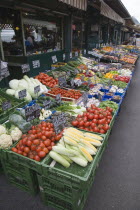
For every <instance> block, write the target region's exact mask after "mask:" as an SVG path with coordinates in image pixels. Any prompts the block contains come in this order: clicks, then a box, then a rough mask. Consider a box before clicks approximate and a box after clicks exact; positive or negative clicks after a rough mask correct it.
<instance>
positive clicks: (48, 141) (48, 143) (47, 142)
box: [44, 136, 58, 147]
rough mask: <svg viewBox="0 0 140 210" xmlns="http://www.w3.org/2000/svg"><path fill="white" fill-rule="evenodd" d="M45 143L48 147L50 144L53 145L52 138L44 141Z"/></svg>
mask: <svg viewBox="0 0 140 210" xmlns="http://www.w3.org/2000/svg"><path fill="white" fill-rule="evenodd" d="M56 137H58V136H56ZM44 144H45V146H46V147H48V146H50V145H51V140H50V139H47V140H46V141H44Z"/></svg>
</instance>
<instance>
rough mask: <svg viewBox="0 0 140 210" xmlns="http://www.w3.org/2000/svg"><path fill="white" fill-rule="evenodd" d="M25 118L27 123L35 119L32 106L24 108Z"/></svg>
mask: <svg viewBox="0 0 140 210" xmlns="http://www.w3.org/2000/svg"><path fill="white" fill-rule="evenodd" d="M25 117H26V121H27V122H29V121H32V120H34V119H35V115H34V108H33V106H28V107H26V108H25Z"/></svg>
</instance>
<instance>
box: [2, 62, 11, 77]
mask: <svg viewBox="0 0 140 210" xmlns="http://www.w3.org/2000/svg"><path fill="white" fill-rule="evenodd" d="M9 75H10V73H9V70H8V63H7V62H3V61H1V60H0V77H1V79H3V78H6V77H8V76H9Z"/></svg>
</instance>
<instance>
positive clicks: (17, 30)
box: [0, 8, 23, 56]
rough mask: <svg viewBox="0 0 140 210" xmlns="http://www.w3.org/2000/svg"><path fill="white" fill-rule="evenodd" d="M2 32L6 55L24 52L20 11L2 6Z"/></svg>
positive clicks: (0, 23) (0, 19)
mask: <svg viewBox="0 0 140 210" xmlns="http://www.w3.org/2000/svg"><path fill="white" fill-rule="evenodd" d="M0 33H1V39H2V42H3V49H4V54H5V56H7V55H22V54H23V51H22V49H23V48H22V32H21V22H20V12H19V11H17V10H12V9H8V8H0Z"/></svg>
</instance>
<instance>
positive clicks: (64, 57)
mask: <svg viewBox="0 0 140 210" xmlns="http://www.w3.org/2000/svg"><path fill="white" fill-rule="evenodd" d="M65 59H66V55H65V53H64V54H63V61H65Z"/></svg>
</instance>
